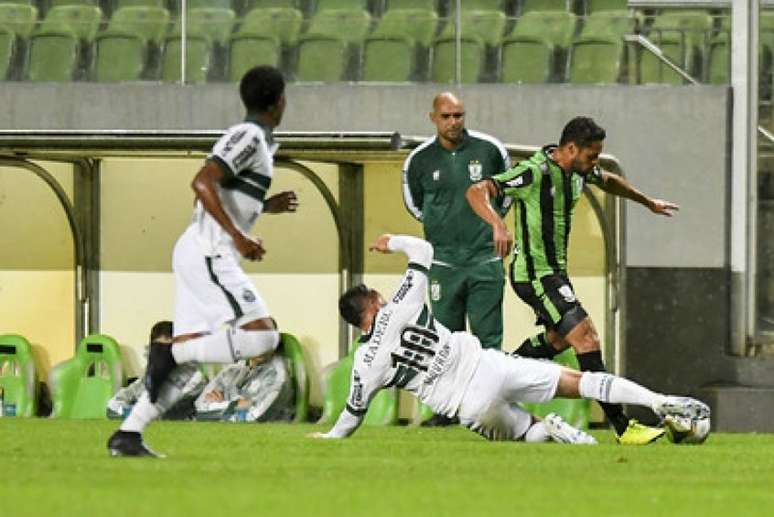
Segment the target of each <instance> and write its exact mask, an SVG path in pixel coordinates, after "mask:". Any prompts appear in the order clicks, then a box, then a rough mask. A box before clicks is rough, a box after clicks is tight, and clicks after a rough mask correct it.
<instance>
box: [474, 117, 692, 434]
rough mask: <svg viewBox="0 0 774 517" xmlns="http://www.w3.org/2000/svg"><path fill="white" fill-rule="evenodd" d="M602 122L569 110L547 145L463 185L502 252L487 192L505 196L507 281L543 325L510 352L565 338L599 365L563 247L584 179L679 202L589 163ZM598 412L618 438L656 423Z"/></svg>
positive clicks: (588, 366) (545, 347)
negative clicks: (510, 215)
mask: <svg viewBox="0 0 774 517" xmlns="http://www.w3.org/2000/svg"><path fill="white" fill-rule="evenodd" d="M604 139H605V130H604V129H602V128H601V127H599V126H598V125H597V124H596V123H595V122H594V121H593V120H592V119H590V118H588V117H576V118H574V119H572V120H571V121H570V122H568V123H567V125H566V126H565V127H564V130H563V131H562V136H561V139H560V141H559V145H558V146H557V145H548V146H546V147H544V148H543V149H541V150H540V151H538V152H536V153H535V154H534V155H533V156H532V157H530V158H529V159H527V160H524V161H522V162H520V163H519V164H517V165H516V166H515V167H513V168H511V169H509V170H507V171H505V172H503V173H502V174H498V175H496V176H493V177H492V178H489V179H485V180H483V181H481V182H479V183H477V184H475V185H473V186H471V187H470V188H469V189H468V192H467V193H466V197H467V199H468V202H469V203H470V205H471V207H472V208H473V210H474V211H475V212H476V213H477V214H478V215H479V216H480V217H481V218H482V219H484V220H485V221H486V222H488V223H489V224H490V225H491V226H492V229H493V233H494V242H495V248H496V251H497V253H498V255H500V256H501V257H504V256H505V255H507V254H508V252H509V250H510V247H511V245H512V244H513V237H512V236H511V235H510V233H509V232H508V230H507V228H506V226H505V223H503V221H502V219H501V218H500V217H499V215H498V213H497V212H496V211H495V210H493V209H492V206H491V204H490V201H489V200H490V198H502V197H509V198H512V199H513V200H514V201H515V202H516V203H515V205H516V226H517V232H516V245H517V251H518V253H516V255H515V259H514V261H513V263H512V264H511V273H510V279H511V286H512V287H513V289H514V290H515V291H516V294H517V295H518V296H519V298H521V299H522V300H523V301H524V302H526V303H527V304H528V305H530V307H532V308H533V310H534V311H535V313H536V315H537V319H538V323H539V324H542V325H544V326H545V328H546V330H545V332H543V333H541V334H539V335H537V336H533V337H532V338H530V339H527V340H525V342H524V343H522V345H521V346H520V347H519V348H518V349H517V350H516V352H515V353H516V354H518V355H520V356H525V357H543V358H552V357H554V356H555V355H556V354H558V353H559V352H561V351H563V350H565V349H566V348H567V347H569V346H572V347H573V348H574V349H575V351H576V353H577V357H578V363H579V364H580V367H581V370H590V371H604V369H605V366H604V363H603V362H602V354H601V352H600V343H599V336H598V335H597V332H596V330H595V329H594V325H593V323H592V322H591V319H590V318H589V316H588V314H587V313H586V311H585V310H584V309H583V307H582V306H581V304H580V302H579V301H578V300H577V299H576V297H575V293H574V290H573V287H572V283H571V282H570V280H569V278H568V276H567V248H568V241H569V236H570V227H571V223H572V214H573V210H574V208H575V206H576V204H577V203H578V200H579V199H580V196H581V194H582V192H583V185H584V184H585V183H590V184H593V185H596V186H598V187H599V188H601V189H602V190H604V191H605V192H607V193H609V194H614V195H617V196H622V197H624V198H627V199H631V200H633V201H636V202H638V203H640V204H642V205H644V206H646V207H647V208H648V209H650V210H651V211H652V212H653V213H656V214H661V215H666V216H671V215H672V212H673V211H674V210H677V209H678V208H679V207H678V206H677V205H675V204H673V203H670V202H668V201H663V200H660V199H653V198H650V197H648V196H646V195H645V194H643V193H641V192H639V191H638V190H637V189H635V188H634V187H633V186H632V185H631V184H629V182H627V181H626V180H625V179H624V178H622V177H620V176H616V175H614V174H609V173H607V172H604V171H602V170H600V169H599V168H598V167H597V164H598V162H599V155H600V153H601V152H602V145H603V142H604ZM601 405H602V408H603V410H604V411H605V415H606V416H607V418H608V420H610V422H611V424H612V425H613V427H614V428H615V431H616V435H617V436H618V441H619V442H620V443H622V444H640V445H641V444H646V443H650V442H652V441H654V440H656V439H658V438H659V437H660V436H661V435H662V434H663V433H664V430H663V429H660V428H651V427H647V426H644V425H642V424H639V423H637V421H636V420H629V418H628V417H626V415H625V414H624V412H623V408H622V407H621V406H620V405H617V404H604V403H602V404H601Z"/></svg>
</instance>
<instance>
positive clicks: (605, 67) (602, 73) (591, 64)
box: [568, 37, 624, 84]
mask: <svg viewBox="0 0 774 517" xmlns="http://www.w3.org/2000/svg"><path fill="white" fill-rule="evenodd" d="M623 55H624V44H623V42H621V41H615V40H610V39H604V38H591V37H588V38H585V39H579V40H578V41H576V42H575V43H573V45H572V47H571V49H570V67H569V68H570V69H569V78H568V79H569V82H571V83H573V84H615V83H617V82H618V81H619V79H620V77H621V69H622V68H621V67H622V61H623Z"/></svg>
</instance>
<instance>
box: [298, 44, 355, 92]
mask: <svg viewBox="0 0 774 517" xmlns="http://www.w3.org/2000/svg"><path fill="white" fill-rule="evenodd" d="M347 48H348V45H347V42H346V41H344V40H343V39H341V38H338V37H335V36H327V35H318V34H303V35H302V36H301V37H300V38H299V40H298V66H297V68H296V80H298V81H306V82H311V81H314V82H318V81H322V82H336V81H343V80H346V79H347V62H348V59H349V53H348V50H347Z"/></svg>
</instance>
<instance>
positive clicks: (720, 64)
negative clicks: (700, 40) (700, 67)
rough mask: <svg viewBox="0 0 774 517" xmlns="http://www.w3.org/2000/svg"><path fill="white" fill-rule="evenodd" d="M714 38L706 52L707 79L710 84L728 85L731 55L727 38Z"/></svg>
mask: <svg viewBox="0 0 774 517" xmlns="http://www.w3.org/2000/svg"><path fill="white" fill-rule="evenodd" d="M724 36H725V37H722V36H721V37H715V38H713V40H712V41H711V42H710V44H709V48H708V50H707V77H706V80H707V82H708V83H710V84H728V82H729V79H730V69H731V62H730V59H731V53H730V52H729V51H728V47H729V45H728V37H727V35H724Z"/></svg>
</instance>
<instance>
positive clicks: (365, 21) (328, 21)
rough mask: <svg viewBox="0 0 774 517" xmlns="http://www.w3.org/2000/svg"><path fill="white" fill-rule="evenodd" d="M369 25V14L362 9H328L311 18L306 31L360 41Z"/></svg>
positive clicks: (354, 41) (349, 40) (350, 40)
mask: <svg viewBox="0 0 774 517" xmlns="http://www.w3.org/2000/svg"><path fill="white" fill-rule="evenodd" d="M370 26H371V15H370V14H368V12H367V11H365V10H363V9H328V10H325V11H322V12H319V13H318V14H316V15H315V16H314V18H312V20H311V22H310V23H309V29H308V33H309V34H316V35H323V36H330V37H336V38H342V39H344V40H345V41H347V42H350V43H362V41H363V39H364V38H365V36H366V34H367V33H368V29H369V28H370Z"/></svg>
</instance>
